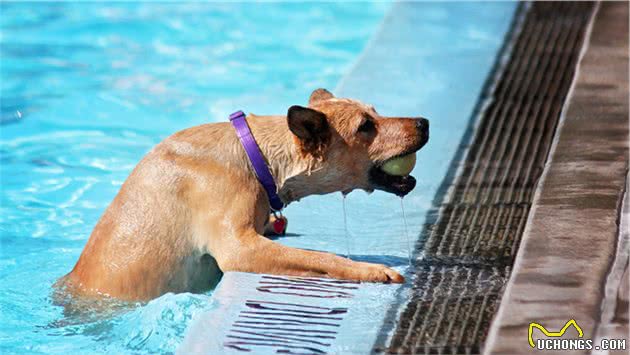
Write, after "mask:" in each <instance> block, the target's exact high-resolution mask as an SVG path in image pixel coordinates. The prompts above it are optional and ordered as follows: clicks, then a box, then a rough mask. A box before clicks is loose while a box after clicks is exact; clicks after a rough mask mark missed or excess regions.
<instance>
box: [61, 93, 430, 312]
mask: <svg viewBox="0 0 630 355" xmlns="http://www.w3.org/2000/svg"><path fill="white" fill-rule="evenodd" d="M247 122H248V124H249V126H250V128H251V131H252V133H253V135H254V137H255V139H256V141H257V143H258V145H259V147H260V150H261V152H262V154H263V156H264V157H265V158H266V160H267V162H268V165H269V168H270V170H271V172H272V174H273V176H274V178H275V181H276V184H277V185H278V194H279V196H280V197H281V199H282V200H283V202H284V203H285V204H288V203H290V202H292V201H297V200H299V199H300V198H302V197H304V196H308V195H313V194H327V193H331V192H335V191H343V192H350V191H352V190H353V189H363V190H367V191H372V190H373V189H381V190H385V191H388V192H392V193H395V194H398V195H401V196H402V195H404V194H406V193H408V192H409V191H411V190H412V189H413V188H414V186H415V179H413V177H411V176H392V175H388V174H386V173H385V172H383V171H382V170H381V169H379V166H380V165H381V164H382V163H383V162H385V161H387V160H388V159H391V158H394V157H398V156H400V155H403V154H407V153H411V152H415V151H417V150H419V149H420V148H421V147H422V146H423V145H424V144H425V143H426V142H427V140H428V121H427V120H425V119H422V118H387V119H386V118H384V117H381V116H379V115H378V114H377V113H376V111H375V110H374V108H372V107H371V106H368V105H364V104H362V103H360V102H358V101H355V100H349V99H337V98H334V97H333V95H332V94H331V93H330V92H328V91H326V90H324V89H318V90H315V91H314V92H313V93H312V94H311V98H310V100H309V107H308V108H305V107H300V106H293V107H291V108H290V109H289V111H288V114H287V116H255V115H249V116H248V117H247ZM269 210H270V207H269V201H268V198H267V195H266V193H265V191H264V189H263V188H262V186H261V185H260V183H259V182H258V181H257V179H256V177H255V175H254V173H253V170H252V168H251V166H250V162H249V160H248V158H247V156H246V154H245V151H244V149H243V147H242V145H241V143H240V141H239V139H238V137H237V135H236V133H235V130H234V128H233V127H232V126H231V124H230V123H227V122H226V123H214V124H205V125H201V126H197V127H192V128H189V129H186V130H183V131H180V132H177V133H175V134H173V135H172V136H170V137H168V138H167V139H165V140H164V141H163V142H161V143H160V144H158V145H157V146H156V147H155V148H153V150H151V151H150V152H149V153H148V154H147V155H146V156H145V157H144V159H142V161H141V162H140V163H139V164H138V165H137V166H136V168H135V169H134V170H133V172H132V173H131V175H130V176H129V178H128V179H127V181H125V183H124V184H123V185H122V187H121V189H120V192H119V193H118V195H117V196H116V197H115V198H114V201H113V202H112V203H111V205H110V206H109V207H108V208H107V210H106V211H105V213H104V214H103V216H102V217H101V219H100V220H99V222H98V223H97V225H96V227H95V228H94V231H93V232H92V235H91V236H90V239H89V241H88V243H87V245H86V246H85V249H84V250H83V253H82V254H81V257H80V258H79V261H78V262H77V264H76V266H75V267H74V269H73V270H72V272H70V273H69V274H68V275H66V276H65V277H63V278H62V279H60V280H59V281H58V283H57V285H58V286H63V287H64V288H65V289H67V290H71V292H72V293H75V294H76V293H79V294H82V295H98V294H101V295H109V296H113V297H116V298H119V299H123V300H148V299H151V298H155V297H158V296H160V295H162V294H164V293H166V292H184V291H192V292H199V291H203V290H207V289H209V288H210V287H212V286H213V285H214V284H216V282H217V281H218V279H219V278H220V275H221V271H223V272H225V271H244V272H256V273H269V274H283V275H302V276H305V275H308V276H322V277H331V278H339V279H350V280H360V281H373V282H390V281H391V282H397V283H401V282H403V281H404V278H403V277H402V276H401V275H399V274H398V273H397V272H396V271H394V270H392V269H390V268H388V267H386V266H384V265H378V264H370V263H364V262H357V261H352V260H348V259H346V258H343V257H339V256H336V255H333V254H329V253H324V252H317V251H307V250H300V249H295V248H290V247H286V246H283V245H281V244H278V243H275V242H273V241H271V240H269V239H267V238H265V237H264V236H263V235H262V234H263V232H264V230H265V226H266V224H267V223H268V222H269Z"/></svg>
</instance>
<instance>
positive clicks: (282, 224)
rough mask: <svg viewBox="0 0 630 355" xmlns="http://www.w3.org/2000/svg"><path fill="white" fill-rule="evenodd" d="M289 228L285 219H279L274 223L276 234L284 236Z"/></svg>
mask: <svg viewBox="0 0 630 355" xmlns="http://www.w3.org/2000/svg"><path fill="white" fill-rule="evenodd" d="M286 228H287V220H286V219H285V218H284V217H279V218H277V219H276V220H275V221H273V231H274V232H275V233H276V234H284V232H285V231H286Z"/></svg>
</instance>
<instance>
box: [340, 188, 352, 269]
mask: <svg viewBox="0 0 630 355" xmlns="http://www.w3.org/2000/svg"><path fill="white" fill-rule="evenodd" d="M341 196H342V197H343V198H342V206H343V229H344V232H345V233H346V258H348V259H350V233H349V232H348V215H347V213H346V194H343V193H342V194H341Z"/></svg>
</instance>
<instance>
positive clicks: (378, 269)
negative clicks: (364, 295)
mask: <svg viewBox="0 0 630 355" xmlns="http://www.w3.org/2000/svg"><path fill="white" fill-rule="evenodd" d="M358 264H359V267H358V268H357V269H356V271H357V275H356V276H357V279H358V280H360V281H367V282H393V283H397V284H401V283H403V282H405V278H404V277H403V276H402V275H401V274H399V273H398V272H396V271H395V270H393V269H390V268H388V267H387V266H385V265H381V264H370V263H358Z"/></svg>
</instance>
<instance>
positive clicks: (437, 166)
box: [0, 2, 514, 353]
mask: <svg viewBox="0 0 630 355" xmlns="http://www.w3.org/2000/svg"><path fill="white" fill-rule="evenodd" d="M478 5H479V4H471V5H465V6H464V5H462V6H459V7H457V6H455V7H453V6H450V7H449V5H448V4H428V5H427V6H426V9H425V11H423V15H422V16H423V17H421V18H418V19H417V20H418V21H423V22H421V23H423V27H420V29H421V30H422V32H420V33H422V34H425V35H426V38H423V39H422V40H418V41H416V42H413V43H414V47H413V50H409V48H400V52H398V53H393V54H395V55H396V57H398V58H402V60H403V61H404V62H402V61H400V59H399V62H398V63H399V64H401V63H402V64H401V65H403V64H404V65H407V66H408V67H409V65H410V64H411V63H416V64H418V65H416V66H414V68H415V69H414V70H415V72H414V73H415V74H417V75H418V76H412V77H410V76H409V72H408V71H404V70H403V71H398V72H397V71H396V70H395V69H396V68H393V67H389V68H386V70H384V68H380V69H381V70H380V71H379V70H377V69H379V68H378V67H376V66H375V65H376V63H378V60H377V59H374V58H378V56H379V55H380V56H381V58H385V57H386V56H387V55H391V54H392V52H391V50H392V48H390V49H389V50H385V49H383V48H381V50H380V51H379V50H378V48H379V47H378V45H375V44H374V43H373V42H372V43H369V39H370V38H373V36H374V35H375V34H377V33H380V34H381V35H383V33H384V34H385V38H380V39H378V38H377V42H378V41H380V42H379V43H392V44H395V43H397V42H396V38H387V35H388V33H389V35H391V33H392V31H389V32H388V31H382V30H383V28H382V26H381V27H379V25H380V24H382V23H387V19H388V18H391V16H393V15H392V13H391V9H392V6H393V5H392V4H390V3H371V4H365V3H362V4H333V3H299V4H296V3H274V4H255V5H254V4H248V3H238V4H226V3H217V4H185V5H175V4H164V3H160V4H107V5H104V4H79V3H63V4H37V6H32V5H29V4H13V3H6V2H3V3H2V4H1V6H2V16H1V21H2V22H1V29H2V31H1V33H0V35H1V40H0V41H1V42H0V44H1V52H2V68H1V70H2V72H1V73H2V84H1V85H2V110H1V114H2V116H1V118H2V126H1V129H2V138H1V141H0V154H1V162H2V166H1V168H2V172H1V178H2V206H1V210H0V211H1V213H0V228H1V233H2V235H1V238H2V239H1V243H0V247H1V250H0V254H1V255H0V284H1V285H2V286H1V288H0V314H1V317H2V322H0V351H2V352H3V353H23V352H29V353H51V352H53V353H57V352H73V353H74V352H90V353H94V352H102V353H105V352H114V353H122V352H134V353H149V352H173V351H175V349H176V348H177V347H178V346H179V345H180V344H181V343H182V339H183V337H184V334H185V332H186V331H187V329H188V328H189V325H190V324H191V320H192V319H193V318H194V317H196V316H199V315H203V314H207V313H206V312H212V311H213V310H214V309H215V307H217V305H216V301H215V300H214V299H213V297H212V294H211V293H208V294H204V295H193V294H178V295H174V294H167V295H164V296H163V297H160V298H158V299H156V300H153V301H151V302H149V303H148V304H145V305H138V306H137V307H136V308H134V309H132V310H129V311H126V312H124V313H122V314H119V315H117V316H114V317H109V318H106V319H97V320H93V321H91V322H87V323H80V324H76V323H71V324H65V323H63V322H60V321H63V317H62V310H61V309H60V308H59V307H55V306H53V305H52V304H51V301H50V286H51V284H52V283H53V282H54V281H55V280H56V279H57V278H58V277H59V276H61V275H63V274H65V273H66V272H68V271H69V270H70V269H71V268H72V266H73V265H74V263H75V262H76V260H77V258H78V256H79V254H80V252H81V250H82V248H83V246H84V244H85V242H86V240H87V237H88V236H89V234H90V231H91V229H92V227H93V226H94V224H95V223H96V220H97V219H98V217H99V216H100V214H101V213H102V211H103V209H104V208H105V207H106V206H107V205H108V204H109V202H110V201H111V199H112V198H113V196H114V195H115V194H116V192H117V190H118V188H119V187H120V185H121V184H122V182H123V181H124V179H125V178H126V176H127V175H128V173H129V172H130V171H131V169H132V168H133V167H134V166H135V164H136V163H137V162H138V161H139V159H140V158H141V157H142V156H143V154H145V153H146V152H147V151H148V150H149V149H150V148H151V147H152V146H153V145H155V144H157V143H158V142H159V141H160V140H162V139H163V138H165V137H166V136H168V135H169V134H171V133H173V132H175V131H177V130H179V129H182V128H185V127H189V126H193V125H197V124H201V123H205V122H209V121H224V120H225V119H226V117H227V115H228V114H229V113H230V112H232V111H234V110H236V109H243V110H245V111H251V112H254V113H259V114H272V113H282V112H284V111H285V110H286V108H287V107H288V106H290V105H292V104H296V103H305V101H306V100H307V97H308V94H309V93H310V92H311V91H312V90H313V89H314V88H317V87H327V88H331V89H332V88H335V87H337V89H338V90H337V91H338V92H336V93H337V94H342V95H347V96H352V97H357V98H360V99H364V100H366V101H368V102H371V103H374V104H375V105H376V107H377V109H379V110H380V111H381V113H383V114H386V115H388V114H390V115H405V114H408V115H414V116H417V115H425V116H427V117H429V118H430V119H432V121H431V124H432V132H431V135H432V138H431V141H430V143H429V145H428V146H427V147H426V148H425V149H423V150H422V151H421V152H420V153H419V155H418V158H419V164H418V167H417V168H416V171H415V173H414V175H415V176H417V177H419V182H418V186H417V188H416V190H414V192H413V193H412V194H410V195H409V197H408V198H406V199H405V207H406V212H407V220H408V229H409V233H408V234H409V236H410V238H412V239H413V238H415V236H416V235H417V234H418V232H419V230H420V228H421V227H422V224H423V218H424V215H425V213H426V211H427V210H428V209H429V208H430V207H431V204H432V198H433V196H434V195H435V191H436V189H437V188H438V185H439V183H440V182H441V181H442V178H443V176H444V174H445V173H446V170H447V168H448V166H449V163H450V160H451V159H452V156H453V154H454V153H455V150H456V149H457V146H458V144H459V140H460V139H461V136H462V135H463V132H464V131H465V128H466V126H467V125H468V122H469V118H470V114H471V111H472V106H473V105H474V103H475V101H476V99H477V96H478V95H479V92H480V90H481V85H482V84H483V81H484V80H485V78H486V75H487V73H488V72H489V70H490V67H491V65H492V63H493V62H494V59H495V58H494V57H495V54H496V51H497V50H498V48H499V46H500V45H501V41H502V39H503V33H504V32H505V31H506V29H507V26H508V23H509V21H510V16H511V12H512V11H513V9H514V5H513V4H491V5H488V4H486V5H485V6H478ZM475 8H477V9H478V10H475ZM398 11H400V10H398ZM453 14H458V16H459V17H458V16H455V17H452V15H453ZM464 15H465V16H466V18H468V19H469V21H467V22H465V23H464V24H462V23H458V22H457V21H458V19H462V18H464ZM388 16H390V17H388ZM418 29H419V28H418V27H410V28H404V27H403V28H399V29H398V30H397V31H394V32H393V33H394V34H395V33H399V34H401V37H404V40H401V43H412V42H411V41H410V38H411V36H413V35H414V32H413V31H416V30H418ZM395 37H397V36H395ZM365 48H368V50H367V51H366V52H363V54H362V55H360V53H362V51H364V49H365ZM479 48H483V50H481V51H480V50H478V49H479ZM394 49H395V48H394ZM375 50H376V51H377V53H376V54H374V53H373V52H374V51H375ZM370 51H372V54H369V53H370ZM410 52H411V53H410ZM366 53H368V54H367V57H366ZM422 53H424V55H422ZM466 55H471V56H470V57H464V56H466ZM370 56H371V57H370ZM370 58H372V59H371V60H372V61H373V62H370ZM454 58H455V59H454ZM380 63H383V61H380ZM384 73H390V74H391V75H385V76H383V74H384ZM379 75H381V77H380V78H379ZM463 78H466V80H464V79H463ZM385 83H390V84H391V83H396V88H397V90H399V91H396V90H392V88H393V87H394V86H393V85H392V86H390V87H385V86H382V87H379V86H378V85H385ZM418 83H420V84H422V85H416V84H418ZM372 84H376V85H375V86H374V89H373V90H370V87H371V85H372ZM455 103H457V104H455ZM346 211H347V219H348V234H349V243H348V244H349V246H347V244H346V239H345V238H346V237H345V236H346V232H345V228H344V223H343V205H342V198H341V196H340V195H339V194H335V195H329V196H321V197H309V198H306V199H304V200H303V201H301V202H300V203H296V204H292V205H291V206H289V208H288V209H287V211H286V215H287V216H288V218H289V220H290V225H289V232H290V233H291V234H290V235H289V236H287V237H286V238H280V239H279V242H281V243H285V244H288V245H292V246H299V247H304V248H312V249H319V250H326V251H330V252H336V253H340V254H346V252H347V251H348V250H349V252H350V255H351V256H352V257H353V258H356V259H364V260H370V261H377V262H384V263H388V264H390V265H393V266H395V267H396V268H398V269H399V270H401V271H403V272H404V271H405V265H406V262H407V261H406V260H407V240H406V239H405V237H404V234H405V233H404V225H403V222H402V219H401V208H400V201H399V199H398V198H397V197H394V196H389V195H385V194H382V193H379V192H376V193H374V194H373V195H371V196H367V195H365V194H364V193H362V192H355V193H352V194H351V195H349V196H348V197H347V201H346ZM412 242H413V240H412ZM378 289H379V290H380V291H382V292H386V293H388V294H389V295H390V296H391V294H393V291H392V290H393V289H392V288H391V287H390V288H384V287H381V288H378ZM367 296H368V297H374V296H376V297H377V298H378V297H384V296H380V295H375V294H374V293H368V295H367ZM377 327H378V325H377Z"/></svg>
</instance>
